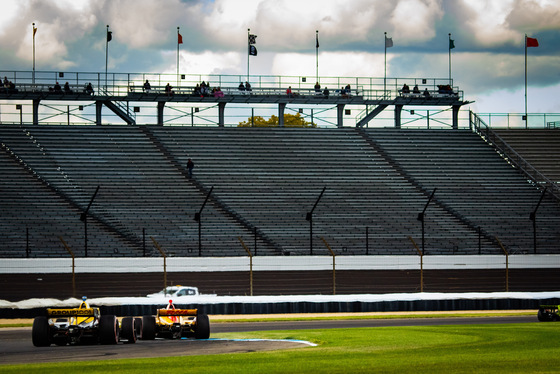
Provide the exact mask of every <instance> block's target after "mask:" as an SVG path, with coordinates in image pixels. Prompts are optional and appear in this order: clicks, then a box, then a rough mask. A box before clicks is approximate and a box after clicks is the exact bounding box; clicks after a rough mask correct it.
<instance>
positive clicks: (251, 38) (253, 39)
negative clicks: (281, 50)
mask: <svg viewBox="0 0 560 374" xmlns="http://www.w3.org/2000/svg"><path fill="white" fill-rule="evenodd" d="M249 44H257V36H256V35H253V34H249Z"/></svg>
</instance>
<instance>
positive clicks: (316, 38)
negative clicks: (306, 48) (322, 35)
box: [315, 34, 319, 48]
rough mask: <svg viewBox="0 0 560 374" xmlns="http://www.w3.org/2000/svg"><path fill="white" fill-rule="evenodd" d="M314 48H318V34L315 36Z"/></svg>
mask: <svg viewBox="0 0 560 374" xmlns="http://www.w3.org/2000/svg"><path fill="white" fill-rule="evenodd" d="M315 42H316V43H315V48H319V34H315Z"/></svg>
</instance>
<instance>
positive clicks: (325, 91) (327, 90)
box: [323, 87, 330, 99]
mask: <svg viewBox="0 0 560 374" xmlns="http://www.w3.org/2000/svg"><path fill="white" fill-rule="evenodd" d="M329 94H330V92H329V89H328V87H325V90H324V91H323V96H324V97H325V98H327V99H328V98H329Z"/></svg>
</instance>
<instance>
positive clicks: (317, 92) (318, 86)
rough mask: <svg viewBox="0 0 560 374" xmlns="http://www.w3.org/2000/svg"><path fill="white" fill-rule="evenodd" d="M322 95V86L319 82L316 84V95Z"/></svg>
mask: <svg viewBox="0 0 560 374" xmlns="http://www.w3.org/2000/svg"><path fill="white" fill-rule="evenodd" d="M320 94H321V85H320V84H319V82H317V83H315V95H320Z"/></svg>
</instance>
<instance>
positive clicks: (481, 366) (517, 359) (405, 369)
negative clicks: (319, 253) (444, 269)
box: [0, 323, 560, 374]
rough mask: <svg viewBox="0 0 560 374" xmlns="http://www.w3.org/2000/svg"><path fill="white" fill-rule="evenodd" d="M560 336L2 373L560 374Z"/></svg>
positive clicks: (448, 334) (489, 336)
mask: <svg viewBox="0 0 560 374" xmlns="http://www.w3.org/2000/svg"><path fill="white" fill-rule="evenodd" d="M559 332H560V324H556V323H524V324H503V325H470V326H468V325H465V326H459V325H458V326H420V327H376V328H351V329H326V330H293V331H261V332H247V333H228V334H214V335H213V337H215V338H218V337H219V338H272V339H300V340H308V341H312V342H315V343H318V344H319V346H317V347H306V348H300V349H290V350H281V351H274V352H254V353H236V354H220V355H207V356H185V357H172V358H158V359H127V360H113V361H90V362H73V363H54V364H33V365H13V366H11V365H6V366H0V372H2V373H22V372H41V373H57V374H59V373H68V372H82V373H83V372H87V373H88V374H89V373H103V374H106V373H108V372H119V373H120V374H123V373H183V372H186V373H220V374H223V373H232V372H233V373H266V374H272V373H370V372H376V373H385V372H389V373H446V374H447V373H488V372H491V373H547V372H550V373H552V372H554V373H556V372H557V371H558V367H559V365H560V358H559V352H560V339H559ZM138 344H142V343H141V342H140V343H138ZM115 348H116V349H118V347H115Z"/></svg>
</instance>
